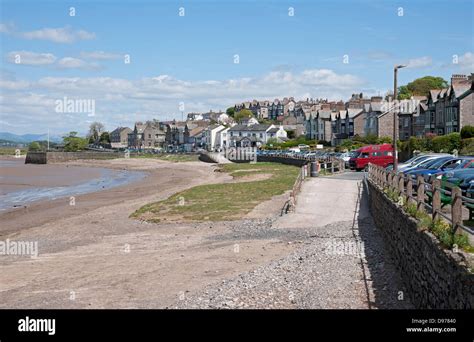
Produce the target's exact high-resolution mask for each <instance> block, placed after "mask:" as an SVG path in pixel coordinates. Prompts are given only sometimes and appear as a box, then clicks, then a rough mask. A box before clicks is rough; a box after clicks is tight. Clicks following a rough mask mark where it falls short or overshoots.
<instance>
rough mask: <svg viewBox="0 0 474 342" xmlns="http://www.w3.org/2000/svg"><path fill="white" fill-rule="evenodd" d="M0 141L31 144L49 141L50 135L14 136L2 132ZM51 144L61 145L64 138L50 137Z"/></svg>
mask: <svg viewBox="0 0 474 342" xmlns="http://www.w3.org/2000/svg"><path fill="white" fill-rule="evenodd" d="M0 140H8V141H12V142H17V143H30V142H32V141H43V140H48V134H23V135H18V134H13V133H8V132H0ZM49 141H50V142H56V143H60V142H62V141H63V138H62V137H61V136H59V135H50V136H49Z"/></svg>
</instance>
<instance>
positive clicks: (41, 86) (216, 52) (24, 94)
mask: <svg viewBox="0 0 474 342" xmlns="http://www.w3.org/2000/svg"><path fill="white" fill-rule="evenodd" d="M1 6H2V8H1V9H2V11H1V21H0V23H1V25H2V26H1V27H0V28H1V30H0V32H1V33H0V38H1V46H0V47H1V55H2V59H1V60H2V62H1V63H2V64H1V77H2V79H1V81H2V82H1V86H2V88H1V94H2V98H1V103H0V109H1V112H2V118H1V120H0V123H1V128H0V130H1V131H9V132H13V133H42V132H45V131H46V130H47V129H48V128H49V129H50V130H51V131H52V132H54V133H58V134H60V133H64V132H67V131H69V130H73V129H74V130H77V131H79V132H85V131H87V126H88V125H89V123H90V122H91V121H94V120H98V121H102V122H104V123H105V124H106V127H107V128H108V129H113V128H115V127H116V126H117V125H132V124H133V122H134V121H135V120H146V119H151V118H157V119H160V120H164V119H171V118H180V117H181V114H180V110H179V104H180V103H184V108H185V109H184V111H185V112H190V111H207V110H209V109H214V110H218V109H225V108H226V107H229V106H231V105H233V104H234V103H235V102H238V101H245V100H251V99H253V98H257V99H274V98H276V97H283V96H294V97H296V98H305V97H308V96H310V97H327V98H330V99H334V100H339V99H347V97H348V96H350V94H351V93H353V92H361V91H363V92H364V93H365V94H367V95H375V94H383V93H385V92H386V91H387V90H388V89H391V87H392V82H393V81H392V69H393V65H394V64H399V63H405V64H408V65H409V66H410V67H409V68H406V69H403V70H401V71H400V74H399V75H400V76H399V82H400V84H404V83H407V82H409V81H411V80H413V79H415V78H417V77H421V76H425V75H436V76H442V77H444V78H445V79H448V80H449V77H450V75H451V74H452V73H468V72H474V54H473V53H474V43H473V37H474V35H473V21H474V19H473V17H474V12H473V11H474V8H473V2H472V1H470V0H465V1H464V0H451V1H439V0H438V1H420V0H412V1H348V0H347V1H344V0H336V1H277V0H274V1H258V2H257V3H256V2H255V1H201V0H193V1H179V2H178V1H119V2H115V1H114V2H112V1H99V2H96V1H94V2H92V1H71V2H69V1H68V2H64V1H49V2H44V1H41V0H39V1H22V0H16V1H11V0H6V1H2V5H1ZM71 6H72V7H74V8H75V11H76V15H75V16H73V17H72V16H70V15H69V9H70V7H71ZM180 7H182V8H184V11H185V12H184V16H179V15H178V14H179V9H180ZM290 7H291V8H293V10H294V15H293V16H291V15H289V13H290V12H291V9H290ZM402 11H403V13H401V12H402ZM401 14H402V15H401ZM126 54H127V55H129V56H130V61H131V63H129V64H126V63H124V55H126ZM235 55H238V59H239V63H234V62H235V57H236V56H235ZM344 55H346V61H347V59H348V63H344ZM453 55H455V57H454V61H456V62H457V63H453ZM17 56H20V59H21V61H20V62H19V63H18V61H17V60H15V57H17ZM456 59H457V60H456ZM64 97H67V98H68V99H79V100H81V99H87V100H94V101H95V112H94V115H90V113H89V114H87V113H58V112H57V110H56V109H55V108H56V106H55V104H56V101H57V100H58V99H63V98H64Z"/></svg>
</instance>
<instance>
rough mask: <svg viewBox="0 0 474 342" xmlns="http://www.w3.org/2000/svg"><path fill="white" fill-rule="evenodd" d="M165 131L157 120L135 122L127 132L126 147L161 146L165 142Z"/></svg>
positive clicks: (149, 147) (150, 147)
mask: <svg viewBox="0 0 474 342" xmlns="http://www.w3.org/2000/svg"><path fill="white" fill-rule="evenodd" d="M165 136H166V134H165V131H164V130H163V128H162V126H161V125H160V123H159V122H158V121H147V122H145V123H142V122H136V123H135V126H134V129H133V131H132V132H130V133H129V134H128V147H130V148H135V149H153V148H161V147H163V145H164V143H165Z"/></svg>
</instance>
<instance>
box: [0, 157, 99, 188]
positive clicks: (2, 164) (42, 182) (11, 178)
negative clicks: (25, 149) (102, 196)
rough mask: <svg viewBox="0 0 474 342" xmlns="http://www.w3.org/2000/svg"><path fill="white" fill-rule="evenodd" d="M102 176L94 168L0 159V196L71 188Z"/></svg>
mask: <svg viewBox="0 0 474 342" xmlns="http://www.w3.org/2000/svg"><path fill="white" fill-rule="evenodd" d="M100 175H101V172H100V169H98V168H94V167H79V166H70V165H67V164H46V165H36V164H25V160H24V158H19V159H8V160H2V159H0V195H3V194H6V193H10V192H13V191H18V190H24V189H30V188H40V187H55V186H71V185H76V184H81V183H84V182H86V181H89V180H91V179H94V178H98V177H100Z"/></svg>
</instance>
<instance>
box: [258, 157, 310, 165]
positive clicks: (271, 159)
mask: <svg viewBox="0 0 474 342" xmlns="http://www.w3.org/2000/svg"><path fill="white" fill-rule="evenodd" d="M257 161H259V162H272V163H281V164H287V165H295V166H300V167H301V166H303V165H306V164H308V161H307V160H304V159H293V158H284V157H273V156H257Z"/></svg>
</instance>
